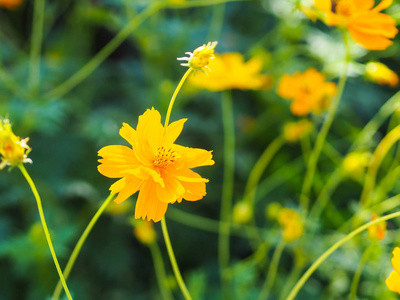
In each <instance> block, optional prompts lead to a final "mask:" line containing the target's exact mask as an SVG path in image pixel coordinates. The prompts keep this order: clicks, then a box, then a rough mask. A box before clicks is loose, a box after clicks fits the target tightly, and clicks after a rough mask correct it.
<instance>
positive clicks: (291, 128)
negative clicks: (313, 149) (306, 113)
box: [283, 119, 314, 142]
mask: <svg viewBox="0 0 400 300" xmlns="http://www.w3.org/2000/svg"><path fill="white" fill-rule="evenodd" d="M313 126H314V125H313V123H312V122H311V121H309V120H307V119H302V120H300V121H297V122H288V123H286V124H285V125H284V126H283V136H284V138H285V140H287V141H288V142H297V141H298V140H300V139H301V138H302V137H303V136H306V135H307V134H309V133H310V132H311V131H312V129H313Z"/></svg>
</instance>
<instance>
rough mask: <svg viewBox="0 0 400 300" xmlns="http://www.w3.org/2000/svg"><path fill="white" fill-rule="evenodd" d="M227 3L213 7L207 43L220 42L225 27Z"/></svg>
mask: <svg viewBox="0 0 400 300" xmlns="http://www.w3.org/2000/svg"><path fill="white" fill-rule="evenodd" d="M224 15H225V3H222V4H220V5H215V6H214V7H213V15H212V18H211V24H210V30H209V32H208V37H207V41H217V40H219V38H220V36H221V32H222V26H223V25H224Z"/></svg>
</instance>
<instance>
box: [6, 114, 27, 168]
mask: <svg viewBox="0 0 400 300" xmlns="http://www.w3.org/2000/svg"><path fill="white" fill-rule="evenodd" d="M28 140H29V138H25V139H21V138H20V137H19V136H16V135H15V134H14V133H13V131H12V128H11V123H10V121H9V120H8V119H0V156H1V162H0V170H1V169H3V168H4V167H5V166H7V165H9V166H12V167H15V166H17V165H18V164H20V163H32V160H31V159H30V158H28V154H29V152H30V150H31V148H30V147H29V146H28V145H27V143H28Z"/></svg>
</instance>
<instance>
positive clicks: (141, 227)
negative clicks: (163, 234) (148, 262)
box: [133, 220, 157, 245]
mask: <svg viewBox="0 0 400 300" xmlns="http://www.w3.org/2000/svg"><path fill="white" fill-rule="evenodd" d="M133 226H134V227H135V229H134V230H133V233H134V235H135V236H136V238H137V239H138V240H139V241H140V242H141V243H142V244H145V245H151V244H153V243H154V242H155V241H156V237H157V235H156V231H155V230H154V227H153V223H152V222H149V221H142V220H140V221H135V222H134V223H133Z"/></svg>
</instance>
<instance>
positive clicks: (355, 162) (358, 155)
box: [343, 152, 371, 176]
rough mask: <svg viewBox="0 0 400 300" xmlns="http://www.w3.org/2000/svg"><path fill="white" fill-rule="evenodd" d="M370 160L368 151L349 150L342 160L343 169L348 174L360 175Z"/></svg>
mask: <svg viewBox="0 0 400 300" xmlns="http://www.w3.org/2000/svg"><path fill="white" fill-rule="evenodd" d="M370 160H371V153H369V152H351V153H349V154H348V155H347V156H346V157H345V158H344V160H343V170H344V171H345V172H346V174H348V175H350V176H360V174H361V173H364V171H365V168H366V167H367V166H368V164H369V161H370Z"/></svg>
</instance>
